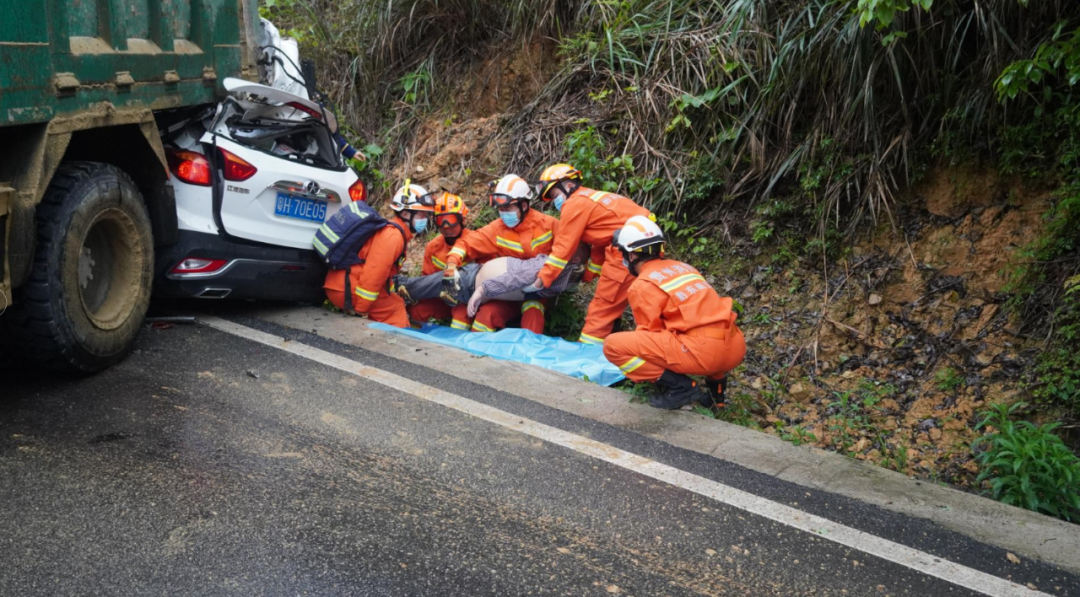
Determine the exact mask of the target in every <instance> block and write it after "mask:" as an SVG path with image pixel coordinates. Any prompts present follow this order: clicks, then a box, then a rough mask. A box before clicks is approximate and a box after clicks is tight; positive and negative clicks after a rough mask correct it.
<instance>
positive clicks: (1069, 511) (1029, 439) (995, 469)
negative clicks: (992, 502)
mask: <svg viewBox="0 0 1080 597" xmlns="http://www.w3.org/2000/svg"><path fill="white" fill-rule="evenodd" d="M1026 406H1027V405H1026V404H1024V403H1022V402H1020V403H1017V404H1014V405H1012V406H1008V405H1004V404H999V405H996V406H995V407H994V408H992V409H991V410H990V411H988V412H987V413H986V414H985V415H984V417H983V419H982V421H980V422H979V424H978V427H977V428H984V427H985V428H992V429H991V430H990V433H988V434H987V435H985V436H983V437H982V438H980V439H978V440H976V442H975V443H974V444H973V445H972V448H981V450H982V451H981V452H979V453H978V456H977V459H978V462H979V465H980V466H981V467H982V472H981V473H980V474H979V477H978V481H979V482H983V481H988V482H989V486H990V494H991V495H992V496H993V498H994V499H996V500H1000V501H1002V502H1004V503H1006V504H1012V505H1014V506H1020V507H1022V508H1027V509H1028V510H1034V511H1036V512H1042V513H1044V514H1049V515H1051V516H1057V517H1058V518H1064V519H1065V520H1070V521H1075V520H1080V458H1077V457H1076V455H1075V454H1073V453H1072V452H1071V451H1070V450H1069V448H1067V447H1066V446H1065V444H1064V443H1063V442H1062V441H1061V438H1060V437H1058V436H1057V435H1055V434H1054V431H1055V429H1057V427H1058V426H1059V425H1060V423H1051V424H1048V425H1041V426H1036V425H1035V424H1033V423H1031V422H1029V421H1019V422H1015V421H1013V420H1012V416H1013V415H1014V414H1015V413H1016V412H1017V411H1018V410H1020V409H1022V408H1024V407H1026Z"/></svg>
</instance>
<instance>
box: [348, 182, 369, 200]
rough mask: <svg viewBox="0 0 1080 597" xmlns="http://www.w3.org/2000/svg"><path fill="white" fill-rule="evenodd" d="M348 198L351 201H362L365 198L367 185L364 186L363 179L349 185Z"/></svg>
mask: <svg viewBox="0 0 1080 597" xmlns="http://www.w3.org/2000/svg"><path fill="white" fill-rule="evenodd" d="M349 199H352V200H353V201H364V200H366V199H367V187H366V186H364V181H362V180H357V181H356V182H354V183H352V186H351V187H349Z"/></svg>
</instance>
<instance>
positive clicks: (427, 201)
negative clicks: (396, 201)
mask: <svg viewBox="0 0 1080 597" xmlns="http://www.w3.org/2000/svg"><path fill="white" fill-rule="evenodd" d="M436 194H437V193H428V194H427V195H420V196H419V197H417V198H416V202H417V203H419V204H420V205H421V206H423V207H430V208H431V209H435V195H436ZM403 199H407V197H403ZM405 204H406V205H408V202H405Z"/></svg>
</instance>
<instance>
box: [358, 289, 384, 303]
mask: <svg viewBox="0 0 1080 597" xmlns="http://www.w3.org/2000/svg"><path fill="white" fill-rule="evenodd" d="M356 296H358V297H360V298H362V299H365V300H369V301H373V300H375V299H377V298H379V293H378V292H372V291H370V290H364V289H363V288H360V287H359V286H357V287H356Z"/></svg>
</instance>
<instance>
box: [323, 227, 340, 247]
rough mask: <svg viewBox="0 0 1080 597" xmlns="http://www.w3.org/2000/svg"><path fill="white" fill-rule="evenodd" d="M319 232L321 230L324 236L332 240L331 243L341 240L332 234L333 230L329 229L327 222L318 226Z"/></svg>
mask: <svg viewBox="0 0 1080 597" xmlns="http://www.w3.org/2000/svg"><path fill="white" fill-rule="evenodd" d="M319 232H322V233H323V235H324V236H325V237H326V238H328V239H330V242H332V243H337V242H338V241H340V240H341V237H340V236H338V235H336V234H334V231H333V230H331V229H330V225H329V224H323V225H322V228H319Z"/></svg>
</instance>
